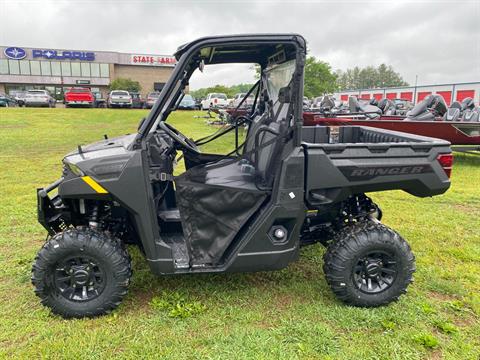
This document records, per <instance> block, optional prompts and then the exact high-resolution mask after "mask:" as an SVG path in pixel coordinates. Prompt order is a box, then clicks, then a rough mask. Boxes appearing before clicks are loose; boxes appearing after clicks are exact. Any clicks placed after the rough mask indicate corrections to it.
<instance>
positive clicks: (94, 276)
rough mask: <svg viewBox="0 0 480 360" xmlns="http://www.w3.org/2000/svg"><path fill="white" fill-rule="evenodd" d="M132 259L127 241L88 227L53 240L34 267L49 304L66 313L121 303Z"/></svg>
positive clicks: (97, 311)
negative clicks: (123, 242)
mask: <svg viewBox="0 0 480 360" xmlns="http://www.w3.org/2000/svg"><path fill="white" fill-rule="evenodd" d="M131 274H132V269H131V261H130V257H129V255H128V253H127V251H126V249H124V248H122V245H121V242H120V241H119V240H118V239H115V238H113V237H111V236H110V235H108V234H106V233H103V232H99V231H95V230H92V229H88V228H77V229H68V230H66V231H64V232H62V233H59V234H57V235H55V236H54V237H53V238H51V239H50V240H49V241H47V242H46V243H45V244H44V245H43V247H42V248H41V249H40V251H39V252H38V255H37V256H36V258H35V262H34V264H33V267H32V283H33V285H34V287H35V293H36V295H37V296H38V297H40V299H41V302H42V304H43V305H45V306H48V307H49V308H50V309H51V310H52V312H53V313H55V314H58V315H61V316H63V317H65V318H72V317H73V318H82V317H94V316H98V315H103V314H107V313H109V312H110V311H112V310H113V309H115V308H116V307H117V306H118V305H119V304H120V302H121V301H122V299H123V298H124V296H125V295H126V294H127V288H128V284H129V282H130V277H131Z"/></svg>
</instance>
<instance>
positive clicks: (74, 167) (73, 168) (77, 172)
mask: <svg viewBox="0 0 480 360" xmlns="http://www.w3.org/2000/svg"><path fill="white" fill-rule="evenodd" d="M63 163H64V164H65V166H66V167H67V168H68V169H69V170H70V171H71V172H72V173H74V174H75V175H77V176H84V175H85V174H84V173H83V171H82V170H80V168H79V167H78V166H77V165H75V164H72V163H69V162H68V161H64V162H63Z"/></svg>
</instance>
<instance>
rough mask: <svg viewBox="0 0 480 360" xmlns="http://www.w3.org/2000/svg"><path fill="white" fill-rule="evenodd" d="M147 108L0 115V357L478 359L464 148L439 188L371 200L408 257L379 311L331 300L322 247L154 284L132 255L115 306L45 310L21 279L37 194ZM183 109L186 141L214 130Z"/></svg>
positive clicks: (472, 216)
mask: <svg viewBox="0 0 480 360" xmlns="http://www.w3.org/2000/svg"><path fill="white" fill-rule="evenodd" d="M146 114H147V112H146V111H143V110H131V111H128V110H107V109H98V110H97V109H19V108H17V109H0V169H1V170H2V171H1V172H0V189H1V191H0V194H1V201H0V358H29V359H31V358H38V357H46V358H82V359H97V358H105V357H115V358H120V359H121V358H125V359H130V358H134V357H140V358H150V357H151V358H162V359H199V358H218V359H296V358H299V359H442V358H443V359H476V360H478V359H479V358H480V186H479V183H480V157H477V158H475V157H473V156H465V155H458V156H456V164H455V167H454V171H453V177H452V188H451V190H450V191H448V192H447V193H446V194H445V195H442V196H437V197H435V198H427V199H419V198H415V197H413V196H410V195H408V194H406V193H403V192H400V191H391V192H385V193H378V194H373V197H374V199H375V200H376V201H377V202H378V203H379V204H380V205H381V207H382V209H383V212H384V220H383V221H384V222H385V223H386V224H387V225H389V226H391V227H393V228H394V229H396V230H397V231H399V232H400V233H401V234H402V235H403V236H404V237H405V238H406V239H407V240H408V241H409V243H410V244H411V246H412V248H413V251H414V253H415V255H416V258H417V272H416V274H415V282H414V283H413V284H412V285H411V286H410V288H409V292H408V294H407V295H405V296H402V297H401V299H400V301H398V302H397V303H394V304H392V305H390V306H388V307H383V308H377V309H360V308H353V307H347V306H345V305H343V304H342V303H340V302H338V301H337V300H336V299H335V298H334V296H333V294H332V293H331V292H330V289H329V288H328V286H327V284H326V282H325V280H324V276H323V272H322V268H321V265H322V256H323V253H324V249H323V248H322V247H321V246H320V245H315V246H311V247H307V248H304V249H302V256H301V258H300V260H299V261H298V262H296V263H293V264H291V265H290V266H289V267H288V268H287V269H284V270H282V271H277V272H263V273H250V274H226V275H225V274H216V275H190V276H169V277H161V278H157V277H154V276H153V275H152V274H150V273H149V270H148V268H147V266H146V263H145V261H144V260H143V258H142V257H141V256H140V255H139V253H138V251H136V250H135V249H131V253H133V258H134V264H133V267H134V274H133V278H132V284H131V286H130V292H129V294H128V296H127V297H126V299H125V301H124V302H123V304H122V305H121V306H120V307H119V309H117V310H116V311H114V312H113V313H112V314H110V315H108V316H104V317H100V318H96V319H86V320H68V321H67V320H63V319H62V318H60V317H57V316H52V315H51V314H50V312H49V310H48V309H46V308H44V307H42V306H41V305H40V303H39V301H38V298H37V297H36V296H35V295H34V294H33V291H32V286H31V285H30V267H31V263H32V260H33V258H34V256H35V253H36V252H37V250H38V249H39V248H40V246H41V245H42V243H43V241H44V239H45V236H46V232H45V230H44V229H43V228H42V227H41V226H40V225H39V224H38V223H37V222H36V197H35V188H37V187H40V186H44V185H46V184H49V183H50V182H52V181H54V180H56V179H57V178H58V177H59V175H60V172H61V159H62V156H63V155H64V154H65V153H67V152H68V151H70V150H72V149H74V148H75V147H76V145H77V144H86V143H89V142H92V141H95V140H98V139H100V138H102V136H103V134H108V135H109V136H114V135H121V134H125V133H128V132H134V131H135V129H136V125H137V123H138V121H139V120H140V118H141V117H143V116H145V115H146ZM193 114H195V113H192V112H177V113H176V114H174V115H173V116H172V121H171V123H172V124H173V125H174V126H176V127H178V129H180V130H181V131H183V132H184V133H185V134H188V135H190V134H193V135H194V136H197V137H199V136H201V135H204V134H206V133H208V132H211V131H213V130H214V129H212V128H210V127H208V126H207V125H205V124H204V120H203V119H194V118H193ZM226 146H227V145H226V143H225V142H223V143H221V144H220V145H219V146H218V147H217V150H222V149H223V148H225V147H226ZM210 150H215V148H211V149H210ZM172 304H173V305H175V306H176V305H177V304H178V307H177V306H176V308H177V310H178V311H173V312H172V306H171V305H172ZM191 309H193V310H194V311H190V310H191ZM190 314H193V315H191V316H186V315H190ZM182 315H184V316H186V317H182Z"/></svg>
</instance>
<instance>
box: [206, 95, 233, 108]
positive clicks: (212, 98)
mask: <svg viewBox="0 0 480 360" xmlns="http://www.w3.org/2000/svg"><path fill="white" fill-rule="evenodd" d="M201 104H202V110H208V109H210V108H212V107H217V108H224V107H227V105H228V100H227V95H225V94H222V93H210V94H208V95H207V97H206V98H205V99H204V100H202V102H201Z"/></svg>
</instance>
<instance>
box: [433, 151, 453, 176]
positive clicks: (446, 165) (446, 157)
mask: <svg viewBox="0 0 480 360" xmlns="http://www.w3.org/2000/svg"><path fill="white" fill-rule="evenodd" d="M437 161H438V162H439V163H440V165H441V166H442V168H443V171H445V174H447V176H448V177H449V178H450V175H452V168H453V155H452V154H440V155H438V156H437Z"/></svg>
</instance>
